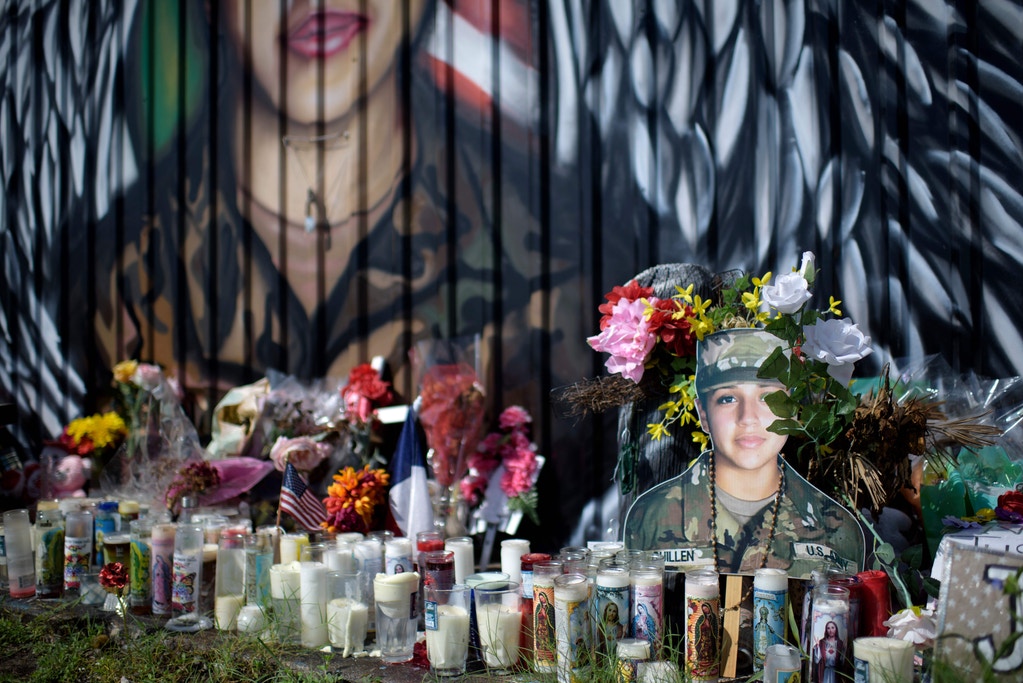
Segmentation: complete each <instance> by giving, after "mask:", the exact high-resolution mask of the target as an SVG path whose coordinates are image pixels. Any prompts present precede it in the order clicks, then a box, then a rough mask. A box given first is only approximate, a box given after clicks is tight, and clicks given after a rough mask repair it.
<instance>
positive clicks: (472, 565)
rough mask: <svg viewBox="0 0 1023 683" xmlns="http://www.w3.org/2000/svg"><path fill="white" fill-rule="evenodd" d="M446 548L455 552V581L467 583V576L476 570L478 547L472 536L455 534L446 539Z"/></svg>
mask: <svg viewBox="0 0 1023 683" xmlns="http://www.w3.org/2000/svg"><path fill="white" fill-rule="evenodd" d="M444 550H450V551H451V552H453V553H454V554H455V583H458V584H462V583H465V577H467V576H469V575H470V574H472V573H473V572H475V571H476V560H475V558H476V548H475V546H474V545H473V540H472V537H470V536H455V537H453V538H449V539H447V540H445V541H444Z"/></svg>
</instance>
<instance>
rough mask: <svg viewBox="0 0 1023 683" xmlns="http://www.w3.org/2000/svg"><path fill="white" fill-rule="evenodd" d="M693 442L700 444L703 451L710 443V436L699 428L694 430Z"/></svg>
mask: <svg viewBox="0 0 1023 683" xmlns="http://www.w3.org/2000/svg"><path fill="white" fill-rule="evenodd" d="M693 442H694V443H697V444H699V446H700V450H701V451H705V450H707V446H708V445H709V444H710V437H709V436H707V435H706V434H704V433H703V432H701V431H700V430H698V429H697V430H694V431H693Z"/></svg>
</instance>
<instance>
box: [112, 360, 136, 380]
mask: <svg viewBox="0 0 1023 683" xmlns="http://www.w3.org/2000/svg"><path fill="white" fill-rule="evenodd" d="M138 367H139V364H138V361H134V360H122V361H121V362H120V363H118V364H117V365H115V366H114V381H115V382H120V383H121V384H128V383H129V382H131V378H132V377H133V376H134V375H135V371H136V370H138Z"/></svg>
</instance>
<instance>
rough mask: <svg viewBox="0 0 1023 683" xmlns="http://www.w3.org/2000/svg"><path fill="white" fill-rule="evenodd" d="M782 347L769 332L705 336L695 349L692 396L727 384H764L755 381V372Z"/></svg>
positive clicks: (751, 330)
mask: <svg viewBox="0 0 1023 683" xmlns="http://www.w3.org/2000/svg"><path fill="white" fill-rule="evenodd" d="M783 344H784V342H782V340H781V339H779V338H778V337H776V336H775V335H773V334H771V333H770V332H768V331H766V330H761V329H757V328H751V327H746V328H736V329H731V330H723V331H721V332H715V333H714V334H709V335H707V336H706V337H704V338H703V341H701V342H699V343H698V344H697V345H696V392H697V393H698V394H700V395H703V394H705V393H707V392H708V391H710V390H711V389H714V388H716V387H720V386H725V385H727V384H738V383H740V382H766V381H768V380H764V379H761V378H759V377H757V371H758V370H759V369H760V366H761V365H762V364H763V362H764V361H765V360H767V358H768V356H770V355H771V353H773V352H774V350H775V349H777V348H779V347H782V346H783ZM786 355H788V352H787V351H786Z"/></svg>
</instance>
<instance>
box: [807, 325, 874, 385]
mask: <svg viewBox="0 0 1023 683" xmlns="http://www.w3.org/2000/svg"><path fill="white" fill-rule="evenodd" d="M803 332H804V333H805V334H806V340H805V341H804V342H803V353H805V354H806V355H807V357H808V358H812V359H814V360H819V361H823V362H825V363H827V364H828V374H830V375H831V376H832V377H834V378H835V379H836V380H838V381H839V382H841V383H842V384H843V385H846V384H848V383H849V380H851V379H852V371H853V363H855V362H856V361H858V360H859V359H861V358H864V357H866V356H868V355H870V353H872V352H873V349H871V348H870V337H868V336H866V335H865V334H863V332H861V331H860V328H859V327H857V326H856V324H855V323H853V322H850V321H849V319H848V318H832V319H831V320H818V321H817V322H815V323H814V324H813V325H808V326H807V327H806V328H804V329H803Z"/></svg>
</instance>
